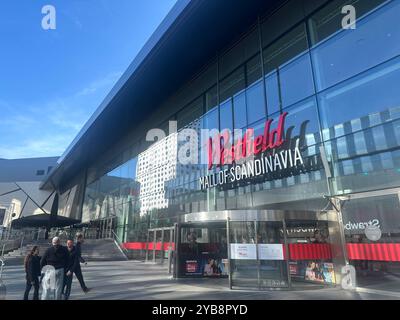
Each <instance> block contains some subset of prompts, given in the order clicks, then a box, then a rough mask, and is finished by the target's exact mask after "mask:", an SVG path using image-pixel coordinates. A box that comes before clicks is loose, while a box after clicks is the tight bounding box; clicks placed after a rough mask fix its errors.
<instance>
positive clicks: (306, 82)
mask: <svg viewBox="0 0 400 320" xmlns="http://www.w3.org/2000/svg"><path fill="white" fill-rule="evenodd" d="M345 5H352V6H353V7H354V8H355V13H356V18H357V20H356V23H355V24H352V25H349V24H348V23H347V24H346V21H347V20H349V19H350V18H349V17H351V11H349V12H350V13H349V12H347V11H344V12H343V11H342V9H343V7H344V6H345ZM347 8H348V7H347ZM399 17H400V1H398V0H393V1H384V0H346V1H344V0H335V1H326V0H291V1H281V0H251V1H248V0H246V1H239V0H238V1H224V0H198V1H197V0H193V1H178V2H177V4H176V5H175V6H174V8H173V9H172V10H171V12H170V13H169V14H168V15H167V17H166V18H165V19H164V20H163V22H162V23H161V24H160V26H159V27H158V28H157V30H156V31H155V33H154V34H153V35H152V36H151V38H150V39H149V40H148V42H147V43H146V44H145V45H144V47H143V49H142V50H141V51H140V52H139V54H138V55H137V57H136V58H135V59H134V61H133V62H132V64H131V65H130V66H129V68H128V69H127V71H126V72H125V73H124V75H123V76H122V77H121V79H120V80H119V81H118V83H117V84H116V85H115V87H114V88H113V89H112V91H111V92H110V93H109V94H108V96H107V97H106V98H105V100H104V101H103V103H102V104H101V105H100V106H99V108H98V109H97V110H96V112H95V114H94V115H93V116H92V117H91V119H90V120H89V121H88V123H86V125H85V126H84V128H83V129H82V130H81V132H80V133H79V135H78V136H77V137H76V138H75V140H74V141H73V143H72V144H71V145H70V146H69V148H68V149H67V150H66V152H65V153H64V155H63V156H62V157H61V158H60V160H59V163H58V166H57V167H56V168H54V169H53V170H52V171H51V173H50V175H49V177H47V179H46V180H45V181H43V183H42V186H41V187H42V189H52V188H56V190H57V192H58V215H60V216H63V217H67V218H71V219H73V220H79V221H81V223H80V224H79V225H78V226H80V227H82V228H83V227H85V228H88V229H90V228H91V227H93V226H95V227H96V228H97V230H99V228H100V229H104V228H111V229H112V230H113V232H115V234H116V235H117V238H118V239H119V242H120V243H121V245H122V246H123V247H124V248H126V249H127V250H129V252H130V253H131V255H132V257H142V258H143V257H144V256H146V255H147V259H149V260H152V259H153V258H154V259H155V260H157V259H159V258H161V257H165V254H167V253H168V252H170V251H171V250H172V251H173V252H174V255H173V258H172V259H175V260H173V261H175V264H174V265H175V275H176V276H178V277H190V276H192V277H199V278H201V277H224V276H225V277H228V278H229V284H230V286H231V287H232V288H236V287H252V288H259V289H267V288H294V287H296V286H302V285H311V284H318V285H324V286H330V285H335V284H337V285H340V284H341V283H342V281H343V280H345V278H346V277H344V276H343V274H342V267H343V266H345V265H347V264H350V265H352V266H354V267H355V270H356V280H357V282H356V283H357V286H359V287H373V288H379V289H383V290H395V291H396V290H397V291H399V290H400V281H399V280H400V202H399V197H400V87H399V84H400V28H399ZM349 21H351V19H350V20H349ZM344 27H345V28H344ZM349 27H350V28H349ZM115 50H119V48H115ZM157 128H158V130H155V129H157ZM204 129H209V131H206V130H204ZM164 132H165V133H166V135H165V136H163V133H164ZM154 136H157V137H156V138H155V139H153V138H154ZM146 249H147V250H146ZM153 254H154V255H153ZM199 281H201V280H199Z"/></svg>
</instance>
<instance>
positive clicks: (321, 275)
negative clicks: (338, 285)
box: [304, 261, 335, 284]
mask: <svg viewBox="0 0 400 320" xmlns="http://www.w3.org/2000/svg"><path fill="white" fill-rule="evenodd" d="M304 279H305V280H308V281H316V282H322V283H330V284H332V283H335V271H334V269H333V263H327V262H323V263H320V262H316V261H308V262H307V267H306V272H305V278H304Z"/></svg>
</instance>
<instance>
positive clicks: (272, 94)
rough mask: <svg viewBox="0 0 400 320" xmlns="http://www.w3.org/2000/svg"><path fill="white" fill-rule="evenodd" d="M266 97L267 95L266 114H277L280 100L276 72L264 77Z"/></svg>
mask: <svg viewBox="0 0 400 320" xmlns="http://www.w3.org/2000/svg"><path fill="white" fill-rule="evenodd" d="M265 86H266V92H267V93H266V95H267V107H268V114H272V113H275V112H278V111H279V110H280V105H281V103H280V99H279V82H278V73H277V72H276V71H274V72H271V73H270V74H269V75H267V76H266V77H265Z"/></svg>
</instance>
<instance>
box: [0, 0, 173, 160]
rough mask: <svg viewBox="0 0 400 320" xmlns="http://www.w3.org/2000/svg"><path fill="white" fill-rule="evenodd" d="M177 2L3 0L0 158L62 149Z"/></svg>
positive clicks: (0, 23) (56, 152)
mask: <svg viewBox="0 0 400 320" xmlns="http://www.w3.org/2000/svg"><path fill="white" fill-rule="evenodd" d="M175 2H176V1H175V0H46V1H41V0H1V1H0V40H1V46H0V111H1V113H0V158H8V159H13V158H27V157H44V156H59V155H61V154H62V153H63V151H64V150H65V149H66V148H67V146H68V145H69V144H70V142H71V141H72V140H73V138H74V137H75V135H76V134H77V133H78V132H79V130H80V129H81V128H82V126H83V125H84V123H85V122H86V121H87V120H88V119H89V117H90V115H91V114H92V113H93V112H94V110H95V109H96V108H97V107H98V106H99V105H100V103H101V102H102V100H103V99H104V97H105V96H106V95H107V93H108V92H109V91H110V90H111V88H112V86H113V85H114V84H115V83H116V81H117V80H118V78H119V77H120V76H121V75H122V73H123V72H124V71H125V70H126V68H127V67H128V65H129V64H130V63H131V62H132V60H133V59H134V57H135V56H136V54H137V53H138V52H139V50H140V49H141V48H142V46H143V45H144V43H145V42H146V40H147V39H148V38H149V37H150V35H151V34H152V33H153V32H154V30H155V29H156V28H157V26H158V25H159V24H160V23H161V21H162V20H163V18H164V17H165V16H166V14H167V13H168V11H169V10H170V9H171V8H172V6H173V5H174V4H175ZM47 4H50V5H53V6H54V7H55V9H56V30H44V29H42V26H41V22H42V18H43V17H44V14H42V13H41V10H42V7H43V6H44V5H47Z"/></svg>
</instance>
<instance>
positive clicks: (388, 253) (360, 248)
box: [123, 242, 400, 262]
mask: <svg viewBox="0 0 400 320" xmlns="http://www.w3.org/2000/svg"><path fill="white" fill-rule="evenodd" d="M123 247H124V248H125V249H128V250H146V242H125V243H123ZM171 247H172V250H174V249H175V244H174V243H171ZM283 248H284V257H285V258H287V257H288V256H289V257H290V259H291V260H320V259H326V260H328V259H331V258H332V251H331V246H330V244H325V243H324V244H316V243H290V244H288V248H289V254H288V253H287V252H286V248H285V246H284V247H283ZM346 248H347V255H348V257H349V259H350V260H371V261H394V262H396V261H398V262H400V243H347V244H346ZM148 249H149V250H153V242H149V243H148ZM163 249H164V251H168V249H169V242H166V243H164V246H163ZM160 250H161V242H157V243H156V251H160Z"/></svg>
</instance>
